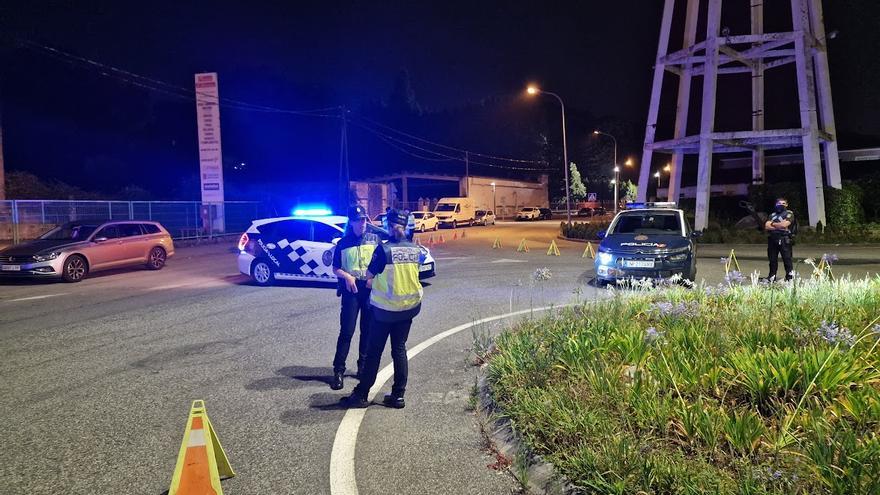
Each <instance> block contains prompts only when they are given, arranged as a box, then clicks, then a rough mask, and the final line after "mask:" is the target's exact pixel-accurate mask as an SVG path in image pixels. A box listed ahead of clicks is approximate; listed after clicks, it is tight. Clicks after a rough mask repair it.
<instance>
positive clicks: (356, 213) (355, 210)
mask: <svg viewBox="0 0 880 495" xmlns="http://www.w3.org/2000/svg"><path fill="white" fill-rule="evenodd" d="M363 218H367V210H366V208H364V207H363V206H361V205H354V206H350V207H349V208H348V219H349V220H361V219H363Z"/></svg>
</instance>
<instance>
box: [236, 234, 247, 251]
mask: <svg viewBox="0 0 880 495" xmlns="http://www.w3.org/2000/svg"><path fill="white" fill-rule="evenodd" d="M248 240H249V239H248V235H247V232H245V233H244V234H241V237H240V238H239V239H238V250H239V251H244V248H246V247H247V245H248Z"/></svg>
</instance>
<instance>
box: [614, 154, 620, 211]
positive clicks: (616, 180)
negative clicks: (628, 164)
mask: <svg viewBox="0 0 880 495" xmlns="http://www.w3.org/2000/svg"><path fill="white" fill-rule="evenodd" d="M612 182H613V183H614V213H617V205H619V204H620V200H619V199H618V191H619V190H620V167H618V166H617V165H615V166H614V180H613V181H612Z"/></svg>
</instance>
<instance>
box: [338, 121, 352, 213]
mask: <svg viewBox="0 0 880 495" xmlns="http://www.w3.org/2000/svg"><path fill="white" fill-rule="evenodd" d="M340 110H341V112H342V115H341V118H342V126H341V127H342V135H341V136H340V140H339V202H338V203H339V212H338V213H339V214H340V215H342V214H344V212H345V211H346V210H347V208H348V206H349V205H348V203H349V197H348V196H349V191H350V190H351V177H350V174H349V169H348V129H347V127H348V124H347V122H346V119H347V116H346V109H345V107H340Z"/></svg>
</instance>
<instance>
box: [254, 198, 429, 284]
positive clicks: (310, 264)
mask: <svg viewBox="0 0 880 495" xmlns="http://www.w3.org/2000/svg"><path fill="white" fill-rule="evenodd" d="M322 213H326V214H322ZM346 222H348V218H346V217H344V216H335V215H330V214H329V212H323V211H317V212H310V211H307V212H299V211H295V212H294V216H290V217H279V218H264V219H260V220H254V221H253V223H251V226H250V228H248V229H247V231H246V232H245V233H244V234H242V235H241V238H240V239H239V241H238V250H239V254H238V270H239V271H240V272H241V273H243V274H245V275H247V276H249V277H251V279H252V280H253V281H254V282H256V284H257V285H262V286H266V285H271V284H272V283H273V282H274V281H276V280H299V281H315V282H328V283H334V284H335V283H336V274H334V273H333V266H332V265H333V251H334V250H335V249H336V243H337V242H338V241H339V239H341V238H342V235H343V234H344V232H345V224H346ZM367 232H370V233H374V234H376V235H378V236H379V238H380V239H382V240H383V241H385V240H387V239H388V237H389V235H388V232H386V231H385V230H384V229H382V228H380V227H376V226H375V225H370V224H367ZM420 247H421V249H422V253H423V255H424V256H423V257H422V263H421V266H420V267H419V278H430V277H433V276H434V274H435V270H434V258H433V257H432V256H431V252H430V251H429V250H428V248H426V247H423V246H420Z"/></svg>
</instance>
